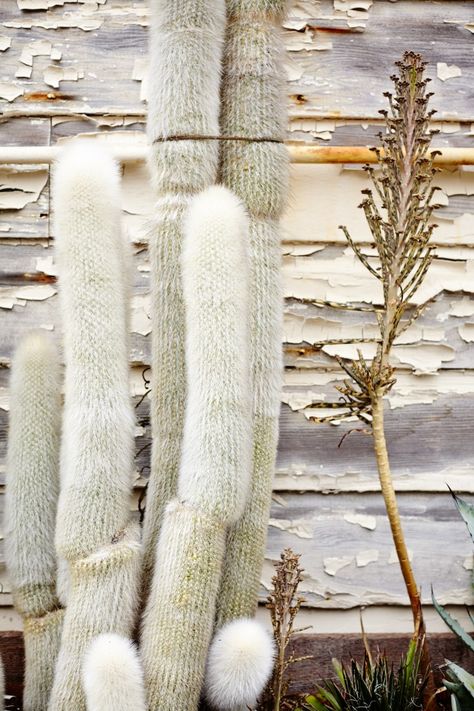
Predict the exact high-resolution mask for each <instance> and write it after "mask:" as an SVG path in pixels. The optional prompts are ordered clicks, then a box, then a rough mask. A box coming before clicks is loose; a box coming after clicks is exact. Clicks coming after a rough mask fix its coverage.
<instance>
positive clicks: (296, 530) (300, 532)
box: [268, 518, 313, 538]
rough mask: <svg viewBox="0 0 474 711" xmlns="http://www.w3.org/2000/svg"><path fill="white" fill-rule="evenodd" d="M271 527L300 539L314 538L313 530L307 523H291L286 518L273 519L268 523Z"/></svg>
mask: <svg viewBox="0 0 474 711" xmlns="http://www.w3.org/2000/svg"><path fill="white" fill-rule="evenodd" d="M268 525H269V526H272V527H273V528H279V529H280V531H287V532H288V533H292V534H294V535H295V536H298V538H312V537H313V528H312V526H311V525H310V524H309V523H307V522H305V521H289V520H288V519H284V518H271V519H270V520H269V522H268Z"/></svg>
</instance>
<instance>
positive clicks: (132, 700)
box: [82, 633, 146, 711]
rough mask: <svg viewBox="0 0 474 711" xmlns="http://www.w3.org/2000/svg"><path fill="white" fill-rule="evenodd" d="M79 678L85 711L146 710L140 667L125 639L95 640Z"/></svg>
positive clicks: (110, 636) (108, 636)
mask: <svg viewBox="0 0 474 711" xmlns="http://www.w3.org/2000/svg"><path fill="white" fill-rule="evenodd" d="M82 678H83V684H84V691H85V694H86V699H87V709H88V711H130V709H133V711H145V709H146V704H145V687H144V682H143V671H142V667H141V664H140V660H139V658H138V653H137V649H136V647H135V645H134V644H133V643H132V642H131V641H130V640H129V639H127V638H126V637H121V636H120V635H118V634H113V633H109V634H101V635H99V636H98V637H96V638H95V639H94V640H93V641H92V642H91V644H90V646H89V648H88V650H87V652H86V655H85V658H84V665H83V669H82Z"/></svg>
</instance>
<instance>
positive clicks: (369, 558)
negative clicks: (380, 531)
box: [356, 548, 379, 568]
mask: <svg viewBox="0 0 474 711" xmlns="http://www.w3.org/2000/svg"><path fill="white" fill-rule="evenodd" d="M378 559H379V552H378V550H377V549H376V548H372V549H370V550H367V551H359V553H357V555H356V566H357V567H358V568H365V566H366V565H369V563H376V562H377V561H378Z"/></svg>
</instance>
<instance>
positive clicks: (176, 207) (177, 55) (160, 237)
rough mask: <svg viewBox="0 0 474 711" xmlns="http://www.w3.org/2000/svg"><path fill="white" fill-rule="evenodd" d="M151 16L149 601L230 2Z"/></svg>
mask: <svg viewBox="0 0 474 711" xmlns="http://www.w3.org/2000/svg"><path fill="white" fill-rule="evenodd" d="M151 9H152V23H151V36H150V70H151V71H150V84H149V86H150V97H149V110H148V136H149V140H150V142H151V146H152V147H151V156H150V170H151V177H152V184H153V187H154V190H155V193H156V197H157V202H156V207H155V214H156V225H155V228H154V231H153V234H152V235H151V238H150V255H151V265H152V266H151V270H152V271H151V277H152V392H151V422H152V433H153V447H152V455H151V472H150V480H149V484H148V491H147V499H146V513H145V521H144V588H145V594H146V589H147V588H148V586H149V585H150V584H151V576H152V571H153V564H154V559H155V548H156V541H157V539H158V534H159V530H160V527H161V524H162V518H163V512H164V508H165V506H166V504H167V503H168V502H169V501H170V499H171V498H172V497H173V496H175V495H176V487H177V477H178V468H179V460H180V455H181V440H182V433H183V421H184V408H185V400H186V375H185V365H184V330H185V326H184V306H183V295H182V288H181V273H180V259H181V249H182V239H183V216H184V214H185V211H186V208H187V205H188V201H189V198H190V197H191V196H192V195H193V194H195V193H197V192H199V191H201V190H203V189H204V188H206V187H207V186H209V185H212V184H213V183H214V182H215V180H216V175H217V164H218V144H217V141H215V140H202V137H203V136H215V135H216V134H218V132H219V129H218V119H219V85H220V72H221V57H222V46H223V39H224V23H225V0H151ZM193 136H198V137H201V138H200V139H199V140H192V137H193ZM186 137H189V139H186Z"/></svg>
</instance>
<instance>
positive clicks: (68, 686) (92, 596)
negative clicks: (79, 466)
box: [49, 524, 141, 711]
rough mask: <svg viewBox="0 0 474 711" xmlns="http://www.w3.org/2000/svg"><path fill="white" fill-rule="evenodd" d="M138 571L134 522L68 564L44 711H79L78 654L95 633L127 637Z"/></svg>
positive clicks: (81, 655)
mask: <svg viewBox="0 0 474 711" xmlns="http://www.w3.org/2000/svg"><path fill="white" fill-rule="evenodd" d="M140 567H141V546H140V533H139V528H138V526H136V525H134V524H131V525H129V527H128V528H127V529H126V530H124V531H122V532H120V533H119V534H118V536H117V539H116V540H115V541H114V542H113V543H111V544H109V545H108V546H106V547H104V548H101V549H99V550H97V551H96V552H95V553H92V554H91V555H90V556H88V557H87V558H82V559H79V560H75V561H74V562H72V563H71V566H70V568H71V585H70V590H69V595H68V604H67V608H66V613H65V617H64V625H63V634H62V639H61V648H60V651H59V656H58V661H57V664H56V672H55V677H54V685H53V690H52V693H51V699H50V703H49V711H70V709H74V711H82V710H85V708H86V700H85V695H84V690H83V687H82V681H81V668H82V662H83V658H84V653H85V651H86V649H87V648H88V647H89V644H90V642H91V641H92V640H93V639H94V638H95V637H96V636H97V635H100V634H103V633H107V632H115V633H117V634H120V635H124V636H126V637H130V636H131V634H132V632H133V629H134V626H135V623H136V615H137V609H138V599H139V591H138V586H139V579H140Z"/></svg>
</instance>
